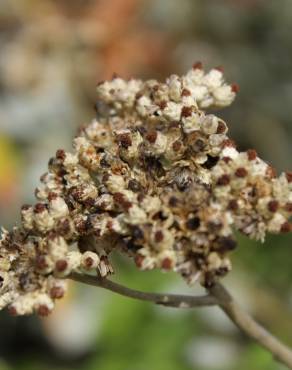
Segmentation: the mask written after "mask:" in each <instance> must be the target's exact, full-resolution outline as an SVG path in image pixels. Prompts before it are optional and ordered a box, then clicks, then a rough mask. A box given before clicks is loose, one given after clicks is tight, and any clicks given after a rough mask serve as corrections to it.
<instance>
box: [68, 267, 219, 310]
mask: <svg viewBox="0 0 292 370" xmlns="http://www.w3.org/2000/svg"><path fill="white" fill-rule="evenodd" d="M69 277H70V279H72V280H75V281H78V282H80V283H83V284H88V285H93V286H97V287H100V288H104V289H107V290H110V291H112V292H114V293H117V294H120V295H123V296H126V297H130V298H134V299H139V300H142V301H148V302H152V303H156V304H160V305H163V306H167V307H177V308H192V307H204V306H214V305H217V304H218V302H217V299H216V298H215V297H212V296H210V295H204V296H190V295H176V294H159V293H147V292H141V291H138V290H134V289H130V288H127V287H125V286H123V285H120V284H117V283H114V282H113V281H110V280H108V279H106V278H101V277H98V276H92V275H83V274H79V273H72V274H71V275H70V276H69Z"/></svg>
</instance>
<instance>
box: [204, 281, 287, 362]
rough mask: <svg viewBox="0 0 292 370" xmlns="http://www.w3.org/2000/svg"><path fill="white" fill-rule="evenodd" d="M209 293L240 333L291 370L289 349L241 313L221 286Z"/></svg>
mask: <svg viewBox="0 0 292 370" xmlns="http://www.w3.org/2000/svg"><path fill="white" fill-rule="evenodd" d="M209 291H210V294H211V295H212V296H213V297H215V298H216V299H217V301H218V305H219V306H220V307H221V309H222V310H223V311H224V312H225V313H226V315H227V316H228V317H229V318H230V320H231V321H232V322H233V323H234V324H235V325H236V326H237V327H238V328H239V329H240V330H241V331H242V332H244V333H245V334H246V335H247V336H249V337H251V338H253V339H254V340H256V341H257V342H258V343H259V344H260V345H261V346H262V347H264V348H266V349H267V350H268V351H269V352H270V353H272V355H273V356H274V358H275V359H276V360H278V361H279V362H281V363H283V364H284V365H286V366H287V367H288V368H289V369H292V351H291V349H290V348H289V347H287V346H286V345H285V344H283V343H281V342H280V341H279V340H278V339H277V338H275V337H274V336H273V335H272V334H270V333H269V332H268V331H267V330H266V329H264V328H263V327H262V326H261V325H260V324H258V323H257V322H256V321H255V320H254V319H253V318H252V317H251V316H250V315H249V314H248V313H246V312H245V311H243V310H242V308H241V307H240V306H239V304H238V303H237V302H236V301H235V300H234V299H233V297H232V296H231V295H230V293H229V292H228V291H227V290H226V288H224V286H223V285H221V284H219V283H218V284H216V285H215V286H214V287H213V288H211V289H210V290H209Z"/></svg>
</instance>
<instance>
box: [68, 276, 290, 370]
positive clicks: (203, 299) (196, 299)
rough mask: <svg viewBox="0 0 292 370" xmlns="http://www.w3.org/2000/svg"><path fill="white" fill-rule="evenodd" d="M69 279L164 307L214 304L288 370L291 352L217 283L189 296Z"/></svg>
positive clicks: (96, 280) (87, 278)
mask: <svg viewBox="0 0 292 370" xmlns="http://www.w3.org/2000/svg"><path fill="white" fill-rule="evenodd" d="M69 278H70V279H72V280H75V281H78V282H80V283H83V284H87V285H93V286H97V287H100V288H103V289H107V290H110V291H112V292H114V293H117V294H120V295H122V296H126V297H130V298H134V299H139V300H142V301H148V302H153V303H156V304H160V305H164V306H168V307H176V308H193V307H205V306H216V305H217V306H219V307H220V308H221V309H222V310H223V311H224V312H225V313H226V315H227V316H228V317H229V318H230V320H231V321H232V322H233V323H234V324H235V325H236V326H237V327H238V328H239V329H240V330H241V331H242V332H243V333H245V334H246V335H247V336H249V337H250V338H253V339H254V340H255V341H256V342H258V343H259V344H260V345H261V346H262V347H264V348H265V349H267V350H268V351H269V352H270V353H271V354H272V355H273V356H274V357H275V359H277V360H278V361H279V362H281V363H283V364H284V365H286V366H287V367H288V368H289V369H292V351H291V349H290V348H289V347H287V346H286V345H285V344H283V343H281V342H280V341H279V340H278V339H277V338H275V337H274V336H273V335H272V334H270V333H269V332H268V331H267V330H266V329H264V328H263V327H262V326H261V325H260V324H258V323H257V322H256V321H255V320H254V319H253V318H252V317H251V316H250V315H249V314H248V313H246V312H245V311H244V310H242V308H241V307H240V306H239V305H238V303H237V302H236V301H235V300H234V299H233V297H232V296H231V294H230V293H229V292H228V291H227V289H226V288H224V287H223V286H222V285H221V284H219V283H217V284H216V285H215V286H214V287H212V288H210V289H209V294H208V295H205V296H189V295H176V294H158V293H147V292H141V291H138V290H134V289H130V288H127V287H125V286H123V285H120V284H117V283H114V282H113V281H110V280H107V279H106V278H101V277H99V276H91V275H83V274H78V273H72V274H71V275H70V276H69Z"/></svg>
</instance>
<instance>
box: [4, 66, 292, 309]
mask: <svg viewBox="0 0 292 370" xmlns="http://www.w3.org/2000/svg"><path fill="white" fill-rule="evenodd" d="M237 90H238V89H237V86H235V85H228V84H226V83H225V81H224V78H223V74H222V71H221V70H218V69H213V70H211V71H210V72H208V73H205V72H204V70H203V69H202V66H201V65H200V64H196V65H194V67H193V68H192V69H191V70H190V71H189V72H188V73H187V74H186V75H184V76H182V77H179V76H176V75H172V76H170V77H169V78H168V79H167V80H166V82H165V83H160V82H158V81H155V80H150V81H146V82H142V81H139V80H130V81H125V80H123V79H121V78H114V79H113V80H111V81H106V82H103V83H101V84H99V85H98V87H97V95H98V103H97V118H96V119H94V120H93V121H92V122H91V123H90V124H89V125H88V126H85V127H82V128H81V129H80V132H79V134H78V136H77V137H76V138H75V139H74V149H75V150H74V152H73V153H67V152H65V151H63V150H58V151H57V153H56V155H55V157H53V158H52V159H51V160H50V161H49V166H48V172H47V173H46V174H44V175H43V176H42V177H41V186H40V187H38V188H37V189H36V197H37V199H38V201H37V203H36V204H35V205H33V206H23V207H22V211H21V215H22V224H21V226H19V227H15V228H14V229H13V230H12V231H11V232H7V231H5V230H4V231H3V232H2V237H1V241H0V309H1V308H3V307H5V306H7V305H8V306H9V308H10V312H11V313H13V314H28V313H31V312H33V311H36V312H38V313H39V314H40V315H47V314H48V313H49V312H50V311H51V310H52V309H53V306H54V301H55V300H56V299H58V298H61V297H62V296H63V294H64V293H65V288H66V287H65V281H64V278H66V277H67V276H68V275H69V274H70V273H71V272H73V271H80V270H84V271H90V270H91V271H96V272H97V273H98V274H99V275H101V276H106V275H108V274H110V273H112V272H113V268H112V266H111V264H110V262H109V256H110V253H111V252H112V251H114V250H118V251H120V252H121V253H126V254H127V255H130V256H132V257H133V258H134V260H135V263H136V265H137V266H138V267H139V268H140V269H153V268H160V269H162V270H174V271H177V272H178V273H179V274H181V275H182V276H183V277H184V278H185V279H186V280H187V281H188V282H189V283H193V282H195V281H199V282H200V283H201V284H202V285H204V286H206V287H209V286H211V285H212V284H213V283H214V282H215V281H216V280H217V279H218V278H219V277H221V276H224V275H225V274H226V273H227V272H228V271H230V269H231V262H230V260H229V253H230V251H232V250H233V249H234V248H235V247H236V241H235V239H234V235H233V232H234V230H235V229H236V230H239V231H241V232H242V233H244V234H246V235H247V236H249V237H251V238H255V239H260V240H263V239H264V237H265V234H266V233H267V232H271V233H280V232H288V231H290V230H291V224H290V223H289V217H290V216H291V214H292V176H291V173H286V174H282V175H281V176H280V177H276V175H275V171H274V170H273V169H272V168H271V167H270V166H269V165H268V164H267V163H265V162H264V161H263V160H261V159H260V158H259V157H258V155H257V153H256V152H255V151H254V150H248V151H247V152H239V151H238V150H237V149H236V147H235V145H234V143H233V142H232V141H231V140H230V139H229V138H228V136H227V131H228V128H227V124H226V123H225V122H224V121H223V120H222V119H221V118H219V117H217V116H216V115H214V114H207V113H206V112H205V109H207V108H210V107H224V106H227V105H229V104H230V103H231V102H232V101H233V100H234V98H235V95H236V92H237Z"/></svg>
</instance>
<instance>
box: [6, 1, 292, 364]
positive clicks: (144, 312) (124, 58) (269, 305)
mask: <svg viewBox="0 0 292 370" xmlns="http://www.w3.org/2000/svg"><path fill="white" fill-rule="evenodd" d="M291 25H292V2H291V0H278V1H264V0H235V1H234V0H233V1H232V0H208V1H200V0H0V224H2V225H5V226H6V227H11V226H12V225H13V224H14V223H15V222H19V215H18V209H19V207H20V206H21V204H22V203H27V202H28V203H29V202H32V201H33V189H34V188H35V186H36V185H37V183H38V179H39V176H40V175H41V174H42V173H43V172H44V171H45V169H46V166H47V160H48V158H49V157H50V156H51V155H52V154H54V153H55V151H56V150H57V149H58V148H65V149H67V150H69V149H70V145H71V140H72V137H73V135H74V132H75V130H76V128H77V127H78V126H79V125H80V124H82V123H85V122H88V121H89V120H90V119H91V118H92V117H94V115H95V113H94V110H93V107H94V103H95V86H96V83H97V82H98V81H100V80H103V79H106V78H109V77H111V75H112V74H113V72H116V73H118V74H119V75H121V76H122V77H131V76H133V77H139V78H149V77H154V78H158V79H164V78H165V77H166V76H167V75H168V74H169V73H178V74H179V73H183V72H185V71H186V70H187V69H188V68H189V67H190V66H191V65H192V64H193V63H194V62H195V61H197V60H200V61H202V62H203V63H204V65H205V66H206V68H210V67H214V66H218V65H222V66H224V69H225V71H226V72H225V73H226V77H227V79H228V81H230V82H237V83H238V84H239V85H240V88H241V90H240V94H239V95H238V98H237V100H236V102H235V104H234V105H233V106H232V107H230V108H227V109H226V110H225V111H222V112H220V114H221V115H222V117H223V118H225V119H226V120H227V122H228V123H229V127H230V131H231V136H232V137H233V138H234V139H235V140H237V142H238V143H239V147H240V148H241V149H247V148H249V147H255V148H257V150H258V152H259V153H260V155H261V157H263V158H265V159H266V160H267V161H268V162H270V163H271V164H272V165H273V166H275V167H276V168H277V169H278V170H279V171H281V170H283V169H289V168H290V169H291V168H292V159H291V158H292V156H291V154H292V146H291V140H292V32H291ZM239 240H240V247H239V248H238V249H237V251H236V252H235V253H234V255H233V265H234V271H233V273H232V274H230V276H229V277H228V278H227V279H226V281H225V284H226V285H227V286H228V287H229V288H230V290H231V291H232V292H233V294H234V295H235V297H237V299H238V300H239V301H240V302H242V305H243V306H244V307H245V308H246V309H248V310H249V311H250V312H251V313H252V314H253V315H254V316H255V317H256V318H257V319H258V320H259V321H260V322H261V323H263V324H264V325H265V326H266V327H267V328H269V329H270V330H271V331H272V332H273V333H275V334H276V335H278V336H279V337H281V338H282V339H283V340H284V341H286V342H287V343H288V344H290V346H292V320H291V318H292V268H291V266H292V251H291V247H292V237H291V236H290V235H285V236H281V237H269V238H268V239H267V241H266V243H265V245H260V244H259V243H254V242H250V241H248V240H247V239H246V238H243V237H241V236H239ZM116 266H117V268H116V270H117V272H118V276H119V281H121V282H123V283H125V284H128V285H130V286H131V287H134V288H138V289H139V288H140V289H141V290H142V289H144V290H149V291H169V292H184V293H192V292H193V291H192V290H191V289H190V288H187V287H186V286H185V284H184V283H183V282H182V281H181V280H180V279H179V278H178V277H176V276H175V275H172V274H162V273H158V272H155V271H154V272H147V273H146V272H145V273H141V272H139V273H138V272H136V271H135V269H134V268H133V266H131V265H130V264H129V263H128V262H127V261H125V260H122V259H120V260H117V263H116ZM196 289H197V288H196ZM11 369H16V370H26V369H27V370H34V369H35V370H53V369H54V370H55V369H56V370H69V369H82V370H83V369H84V370H94V369H100V370H148V369H151V370H212V369H213V370H234V369H236V370H246V369H249V370H262V369H265V370H269V369H270V370H280V369H283V367H281V366H280V365H278V364H276V363H275V362H274V361H273V359H272V357H271V355H270V354H269V353H267V352H266V351H264V350H262V349H261V348H259V347H258V346H257V345H256V344H254V343H252V342H251V341H250V340H248V339H247V338H245V337H244V336H242V335H241V333H239V332H238V330H237V328H235V327H234V326H233V325H232V324H231V323H230V322H229V321H228V320H227V319H226V318H225V317H224V314H223V313H221V312H220V311H219V310H218V309H216V308H208V309H198V310H193V311H188V310H174V309H167V308H160V307H154V306H152V305H150V304H146V303H140V302H136V301H132V300H130V299H125V298H122V297H118V296H116V295H114V294H112V293H109V292H106V291H101V290H98V289H95V288H90V287H86V286H80V285H78V284H74V283H72V284H71V289H70V292H69V294H68V295H67V297H66V298H65V299H64V300H63V301H62V302H60V303H59V304H58V307H57V309H56V311H55V313H54V314H53V315H52V316H50V317H49V318H47V319H43V320H42V319H38V318H36V317H29V318H12V317H9V316H8V315H7V313H6V312H1V313H0V370H11Z"/></svg>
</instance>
